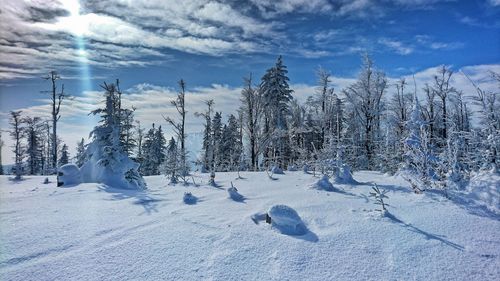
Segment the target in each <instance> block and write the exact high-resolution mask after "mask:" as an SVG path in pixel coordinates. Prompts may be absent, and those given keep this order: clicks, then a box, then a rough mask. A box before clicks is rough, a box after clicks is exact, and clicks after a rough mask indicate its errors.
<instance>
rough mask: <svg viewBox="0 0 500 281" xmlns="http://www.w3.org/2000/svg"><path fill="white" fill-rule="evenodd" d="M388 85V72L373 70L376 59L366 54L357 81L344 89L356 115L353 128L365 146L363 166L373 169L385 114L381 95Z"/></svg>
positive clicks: (353, 113) (353, 114)
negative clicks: (382, 114)
mask: <svg viewBox="0 0 500 281" xmlns="http://www.w3.org/2000/svg"><path fill="white" fill-rule="evenodd" d="M386 88H387V79H386V77H385V74H384V73H383V72H381V71H377V70H375V69H374V65H373V61H372V60H371V58H370V57H368V56H365V57H364V60H363V68H362V70H361V73H360V75H359V77H358V80H357V81H356V83H354V84H352V85H350V86H348V87H347V88H346V89H344V91H343V93H344V94H345V96H346V98H347V101H348V102H349V103H350V105H351V107H350V109H351V110H352V116H353V117H354V118H355V120H353V121H354V122H357V124H354V125H355V127H353V129H357V130H359V129H360V130H361V131H359V132H358V135H357V137H358V138H359V140H360V142H361V144H362V147H363V154H362V155H363V157H364V158H366V161H362V162H363V163H362V167H363V168H368V169H372V168H374V167H375V161H374V160H375V143H376V137H377V136H378V135H379V132H378V130H379V129H380V123H379V122H380V116H381V113H382V96H383V95H384V93H385V91H386Z"/></svg>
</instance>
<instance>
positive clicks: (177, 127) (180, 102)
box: [163, 79, 188, 178]
mask: <svg viewBox="0 0 500 281" xmlns="http://www.w3.org/2000/svg"><path fill="white" fill-rule="evenodd" d="M179 88H180V89H179V94H177V98H176V99H175V100H173V101H171V102H170V103H171V104H172V105H173V106H175V109H176V110H177V112H178V113H179V116H180V120H179V121H174V120H173V119H172V118H171V117H170V116H168V117H165V116H163V119H165V121H167V122H168V123H169V124H170V125H171V126H172V127H173V128H174V132H175V134H176V135H177V138H178V139H179V142H180V143H181V146H180V148H181V151H180V153H181V155H180V158H181V165H182V167H181V175H182V177H184V178H185V177H186V176H187V173H188V168H187V164H186V158H187V157H186V156H187V155H186V146H185V143H186V133H185V124H186V113H187V111H186V104H185V96H186V83H185V82H184V80H183V79H181V80H180V81H179Z"/></svg>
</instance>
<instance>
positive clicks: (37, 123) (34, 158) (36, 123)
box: [22, 116, 43, 175]
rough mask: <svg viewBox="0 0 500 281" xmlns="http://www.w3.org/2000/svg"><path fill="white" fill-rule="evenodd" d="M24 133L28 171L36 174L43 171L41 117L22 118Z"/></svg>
mask: <svg viewBox="0 0 500 281" xmlns="http://www.w3.org/2000/svg"><path fill="white" fill-rule="evenodd" d="M22 123H23V124H24V128H23V130H24V132H23V135H24V136H25V138H26V154H27V155H26V156H27V167H28V173H29V174H31V175H36V174H39V173H41V172H42V157H43V150H42V147H41V143H42V135H43V123H42V120H41V118H40V117H29V116H26V117H24V118H22Z"/></svg>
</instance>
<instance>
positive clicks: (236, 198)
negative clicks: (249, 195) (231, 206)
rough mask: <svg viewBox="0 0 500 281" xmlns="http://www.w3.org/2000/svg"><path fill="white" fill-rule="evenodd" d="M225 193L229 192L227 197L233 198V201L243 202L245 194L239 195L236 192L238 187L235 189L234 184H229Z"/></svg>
mask: <svg viewBox="0 0 500 281" xmlns="http://www.w3.org/2000/svg"><path fill="white" fill-rule="evenodd" d="M227 193H228V194H229V198H230V199H233V200H234V201H237V202H243V201H244V200H245V196H243V195H241V194H240V193H239V192H238V189H236V187H234V186H231V187H230V188H228V189H227Z"/></svg>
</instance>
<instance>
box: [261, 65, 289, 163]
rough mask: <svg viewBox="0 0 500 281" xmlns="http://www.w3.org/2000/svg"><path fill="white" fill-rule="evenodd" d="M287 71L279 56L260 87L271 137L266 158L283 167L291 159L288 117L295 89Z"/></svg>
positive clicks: (267, 134)
mask: <svg viewBox="0 0 500 281" xmlns="http://www.w3.org/2000/svg"><path fill="white" fill-rule="evenodd" d="M287 73H288V70H287V68H286V66H285V65H284V64H283V60H282V57H281V56H279V57H278V59H277V61H276V64H275V65H274V67H271V68H270V69H268V70H267V71H266V73H265V74H264V76H263V77H262V79H261V83H260V87H259V90H260V92H261V95H262V99H263V104H264V106H265V111H264V135H265V136H266V137H267V138H269V142H268V145H267V147H266V148H267V149H266V153H265V158H267V161H271V162H274V164H276V165H278V166H281V167H282V168H286V167H287V165H288V162H289V160H290V147H289V136H288V125H287V120H286V117H287V115H288V114H289V102H290V101H291V100H292V93H293V90H291V89H290V86H289V85H288V81H289V80H290V79H289V78H288V76H287Z"/></svg>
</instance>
